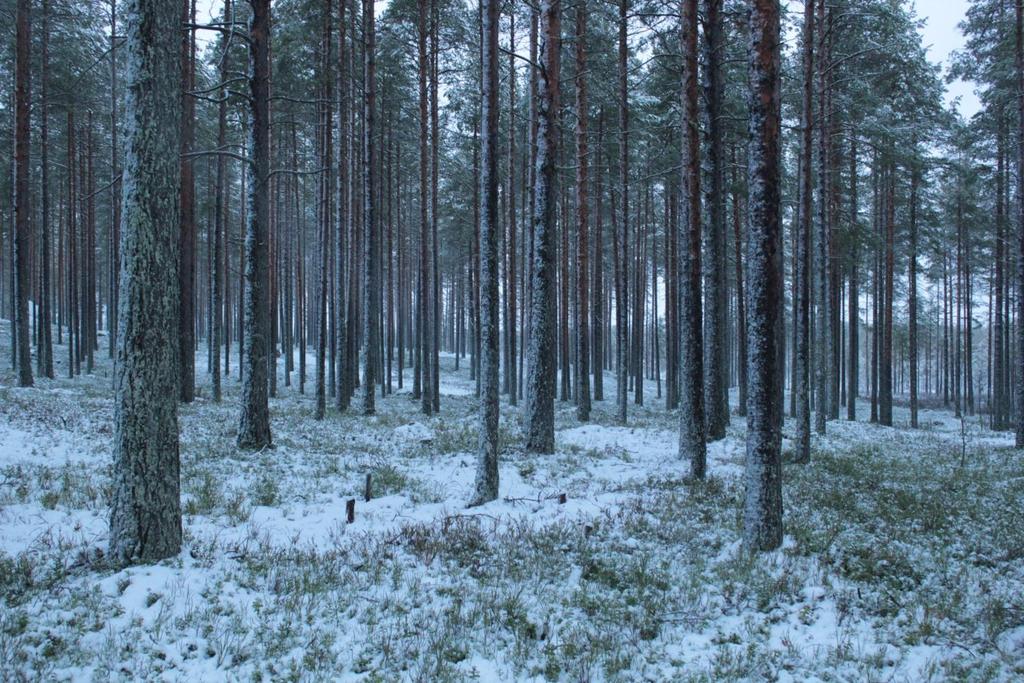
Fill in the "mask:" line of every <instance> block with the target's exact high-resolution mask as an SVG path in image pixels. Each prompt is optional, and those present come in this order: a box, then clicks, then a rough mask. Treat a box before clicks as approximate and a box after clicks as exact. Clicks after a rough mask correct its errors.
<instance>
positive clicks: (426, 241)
mask: <svg viewBox="0 0 1024 683" xmlns="http://www.w3.org/2000/svg"><path fill="white" fill-rule="evenodd" d="M429 9H430V7H429V3H427V2H420V3H419V18H418V23H417V37H418V47H419V61H418V65H419V73H418V76H419V107H420V112H419V113H420V117H419V118H420V120H419V123H420V201H419V207H420V285H419V287H418V291H417V294H416V301H417V308H418V315H417V316H416V318H417V320H416V335H417V337H418V338H419V342H420V344H419V346H420V350H419V354H418V355H417V358H418V360H419V364H420V375H421V378H422V379H421V393H420V398H421V399H422V403H421V405H422V407H423V412H424V413H425V414H426V415H430V414H431V413H432V412H433V410H434V392H433V386H434V383H433V381H432V380H431V378H430V376H431V367H432V366H433V361H432V359H433V354H432V353H431V351H430V339H431V337H432V334H431V330H433V325H432V324H431V322H430V318H431V315H430V313H431V308H432V306H431V304H430V292H431V291H433V289H432V286H431V274H430V270H431V268H430V264H431V253H430V222H429V220H430V217H429V213H428V209H429V205H428V201H429V194H428V193H429V188H430V176H429V166H428V164H429V150H428V144H429V143H428V140H429V138H428V135H429V133H428V121H429V120H428V118H427V116H428V112H427V76H428V74H429V72H430V65H429V63H428V61H427V31H428V28H427V13H428V11H429Z"/></svg>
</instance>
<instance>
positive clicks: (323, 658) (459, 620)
mask: <svg viewBox="0 0 1024 683" xmlns="http://www.w3.org/2000/svg"><path fill="white" fill-rule="evenodd" d="M0 330H2V331H0V356H2V358H3V359H4V362H3V365H4V368H3V370H0V595H2V603H0V678H2V679H3V680H7V681H16V680H22V679H25V680H37V679H46V680H91V679H98V680H109V679H114V680H118V679H160V680H186V679H191V680H194V681H198V680H202V681H210V680H241V679H245V680H323V679H343V680H361V681H384V680H387V681H390V680H412V681H446V680H459V681H461V680H536V681H542V680H565V681H587V680H628V681H632V680H647V681H660V680H684V681H689V680H695V681H701V680H707V681H711V680H713V681H719V680H748V679H757V680H761V679H777V680H856V681H871V680H878V681H890V680H895V681H904V680H906V681H924V680H946V679H953V680H961V679H963V680H1011V679H1017V680H1020V678H1019V677H1020V676H1022V675H1024V458H1022V456H1021V453H1020V452H1018V451H1014V450H1013V449H1012V448H1011V446H1012V441H1011V438H1010V436H1009V435H1008V434H997V433H993V432H991V431H988V430H987V429H985V428H984V426H983V421H982V419H981V418H978V417H973V418H969V419H967V420H965V421H964V422H962V423H961V422H960V421H959V420H954V419H953V417H952V414H951V413H948V412H943V411H929V410H926V411H923V412H922V427H921V429H917V430H910V429H909V428H908V426H907V422H908V416H907V413H906V411H905V410H902V409H900V408H897V410H896V421H897V423H898V424H897V428H884V427H879V426H876V425H869V424H865V423H855V424H851V423H849V422H846V421H845V420H841V421H838V422H835V423H830V424H829V433H828V436H827V438H824V439H817V438H816V439H815V441H814V450H813V453H812V461H811V463H810V464H809V465H805V466H797V465H792V464H788V463H787V464H786V465H785V483H784V500H785V525H786V537H785V543H784V545H783V547H782V548H781V549H780V550H779V551H777V552H773V553H768V554H765V555H761V556H757V557H754V558H751V557H748V556H746V555H745V554H744V553H743V552H742V549H741V544H740V540H739V539H740V532H741V523H742V519H741V501H742V497H743V481H742V470H743V458H744V442H743V433H744V421H743V420H742V419H740V418H736V417H733V420H732V424H731V426H730V427H729V430H728V436H727V438H726V439H725V440H723V441H720V442H718V443H714V444H711V445H710V446H709V472H710V476H709V478H708V479H707V481H704V482H691V481H687V480H686V478H685V477H684V474H685V472H686V464H685V463H683V462H681V461H680V460H679V458H678V456H677V445H676V444H677V432H676V417H674V416H673V415H671V414H666V413H665V411H664V403H663V401H661V400H660V399H654V398H652V396H653V394H654V384H653V382H651V383H648V385H647V387H646V392H647V397H648V398H647V401H646V405H645V406H644V407H637V406H635V405H633V402H632V400H630V405H629V426H628V427H621V426H618V425H617V424H616V422H615V417H614V406H613V404H612V403H611V401H609V400H606V401H604V402H599V403H596V404H595V405H596V407H595V410H594V415H593V421H592V423H591V424H589V425H585V426H581V425H580V424H579V423H577V421H576V419H575V412H574V410H573V409H572V408H571V406H570V405H569V404H567V403H558V404H557V406H556V411H557V413H556V421H557V429H558V432H557V440H556V441H557V452H556V453H555V454H554V455H550V456H543V457H538V456H532V455H526V454H525V453H523V452H522V450H521V449H520V447H519V443H520V440H519V438H518V433H519V426H518V425H519V411H518V409H517V408H514V407H510V406H508V405H507V404H506V403H505V401H504V399H503V405H502V422H501V436H502V444H503V446H502V453H501V495H502V498H503V499H502V500H500V501H497V502H494V503H491V504H489V505H485V506H483V507H479V508H473V509H466V508H465V507H464V503H465V501H467V500H468V498H469V495H470V491H471V487H472V481H473V476H474V472H475V460H474V455H473V453H474V451H475V447H476V441H477V436H476V431H477V430H476V426H477V419H476V400H475V399H474V397H473V393H474V392H473V383H472V381H471V380H470V378H469V372H468V369H467V364H466V363H465V362H463V364H462V366H461V369H459V370H458V371H456V370H455V369H454V359H453V358H451V357H446V358H443V359H442V367H443V372H442V376H443V382H442V384H441V394H442V396H441V405H442V410H441V413H440V415H438V416H435V417H430V418H426V417H424V416H423V415H422V414H421V413H420V412H419V409H418V403H417V402H415V401H413V400H412V399H411V397H410V394H409V384H410V383H411V382H409V381H408V379H407V381H406V386H405V388H404V389H403V390H402V391H401V392H396V393H395V394H394V395H393V396H390V397H388V398H385V399H378V404H377V405H378V409H379V410H378V415H376V416H374V417H370V418H367V417H363V416H361V415H358V414H357V412H356V411H353V412H352V413H351V414H347V415H338V414H337V413H336V412H334V411H330V412H329V414H328V416H327V419H325V420H324V421H322V422H316V421H314V420H313V419H312V412H313V383H312V381H310V382H308V383H307V386H306V394H305V395H300V394H299V393H298V391H297V387H296V386H294V384H293V386H291V387H285V386H284V385H283V377H282V380H281V381H279V395H278V397H277V398H275V399H272V401H271V412H272V416H273V423H272V428H273V434H274V441H275V446H274V448H273V449H269V450H265V451H262V452H258V453H251V452H241V451H239V450H237V449H236V448H235V446H234V434H235V425H236V422H237V417H238V408H237V404H238V396H239V390H238V384H237V379H236V377H235V376H234V375H232V376H231V377H228V378H226V379H225V382H224V386H225V396H224V401H223V402H222V403H220V404H215V403H213V402H211V401H210V400H208V399H207V396H208V394H209V390H208V379H207V377H206V374H205V372H204V370H205V354H202V353H201V354H199V355H198V356H197V366H198V377H199V381H200V384H201V395H200V397H199V398H198V399H197V400H196V402H195V403H194V404H192V405H187V406H183V407H182V409H181V416H180V423H181V463H182V470H181V479H182V488H183V494H182V498H183V508H184V512H185V515H184V534H185V547H184V549H183V551H182V552H181V554H180V555H179V556H178V557H176V558H173V559H171V560H168V561H165V562H161V563H159V564H157V565H153V566H139V567H131V568H128V569H123V570H120V571H114V570H113V569H111V568H110V567H109V566H108V565H107V564H106V562H105V560H104V557H103V551H104V550H105V549H106V545H107V505H108V496H109V489H110V484H109V481H110V476H109V475H110V463H111V457H110V440H111V434H112V420H113V414H112V400H111V389H110V385H111V379H110V372H111V365H110V362H109V360H107V358H106V352H105V349H104V350H103V351H101V352H100V353H99V354H98V367H97V369H96V372H95V374H94V375H92V376H83V377H79V378H76V379H74V380H69V379H66V378H61V379H56V380H52V381H50V380H42V381H38V382H37V386H36V388H33V389H27V390H25V389H18V388H14V387H13V383H14V375H13V374H12V373H11V371H10V370H9V363H8V362H7V359H8V358H9V352H10V346H9V341H10V326H9V324H8V323H6V322H4V323H2V324H0ZM101 346H105V340H104V339H101ZM66 353H67V352H66V347H58V349H57V372H58V375H59V376H64V377H66V366H65V363H66ZM233 360H234V359H233ZM310 367H311V368H312V366H310ZM235 369H236V368H235V367H232V368H231V370H232V373H234V371H235ZM309 376H310V378H312V377H313V376H314V375H313V372H312V371H310V375H309ZM293 379H294V377H293ZM605 388H606V392H607V393H608V394H611V393H612V392H614V382H613V381H612V378H611V376H610V375H609V376H608V380H607V381H606V382H605ZM861 414H862V415H863V416H864V417H866V416H867V407H866V405H865V406H862V407H861ZM791 434H792V425H791V424H790V423H787V425H786V435H787V436H789V435H791ZM787 447H788V440H787ZM367 474H369V475H371V483H372V489H373V490H372V493H373V499H372V500H371V501H370V502H364V500H363V489H364V485H365V480H366V475H367ZM561 493H564V494H566V502H565V503H564V504H559V501H558V494H561ZM350 498H356V500H357V502H356V506H355V522H354V523H352V524H346V520H345V502H346V500H348V499H350Z"/></svg>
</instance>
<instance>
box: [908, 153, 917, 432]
mask: <svg viewBox="0 0 1024 683" xmlns="http://www.w3.org/2000/svg"><path fill="white" fill-rule="evenodd" d="M915 146H916V145H915ZM913 151H914V152H916V150H913ZM910 163H911V164H913V168H912V169H911V172H910V254H909V261H910V266H909V272H908V273H907V278H908V283H909V292H908V295H907V307H908V308H909V311H908V315H909V317H910V321H909V326H910V329H909V332H908V336H909V338H908V341H907V343H908V344H909V347H910V349H909V360H910V426H911V427H912V428H914V429H917V426H918V425H917V188H918V185H919V183H920V171H919V170H918V161H917V159H911V162H910Z"/></svg>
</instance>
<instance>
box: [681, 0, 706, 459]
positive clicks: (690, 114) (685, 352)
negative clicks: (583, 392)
mask: <svg viewBox="0 0 1024 683" xmlns="http://www.w3.org/2000/svg"><path fill="white" fill-rule="evenodd" d="M681 14H682V19H681V22H680V25H681V28H682V35H681V40H682V46H683V78H682V111H683V164H682V168H683V173H682V179H683V184H682V192H683V197H684V198H685V201H686V210H685V211H684V213H683V219H684V221H683V235H682V237H683V244H684V245H685V253H684V256H683V269H682V270H683V278H682V283H681V284H682V286H681V287H680V299H681V302H682V335H681V336H680V342H681V343H680V356H681V357H680V368H679V370H680V376H679V380H680V392H679V457H681V458H685V459H686V460H688V461H689V462H690V476H692V477H694V478H696V479H703V478H704V476H705V474H706V472H707V445H706V442H705V421H704V371H703V365H704V363H703V349H702V347H703V338H702V332H703V330H702V327H703V326H702V322H701V319H702V316H701V291H700V283H701V263H700V262H701V258H700V256H701V218H700V203H701V202H700V129H699V125H698V123H699V117H700V111H699V109H698V100H697V23H698V17H697V0H683V2H682V13H681Z"/></svg>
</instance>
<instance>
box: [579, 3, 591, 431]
mask: <svg viewBox="0 0 1024 683" xmlns="http://www.w3.org/2000/svg"><path fill="white" fill-rule="evenodd" d="M586 40H587V3H586V0H577V5H576V231H577V243H576V245H577V246H576V258H577V261H576V287H577V289H576V366H577V371H576V383H577V384H576V392H577V399H576V417H577V418H578V419H579V420H580V421H581V422H586V421H588V420H589V419H590V346H589V342H590V323H589V315H590V301H589V294H590V282H589V281H588V279H589V278H588V277H587V276H588V273H589V265H588V263H587V257H588V255H589V251H590V243H589V235H588V229H589V227H588V224H587V223H588V220H589V213H590V205H589V203H588V200H587V116H588V111H587V44H586Z"/></svg>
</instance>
